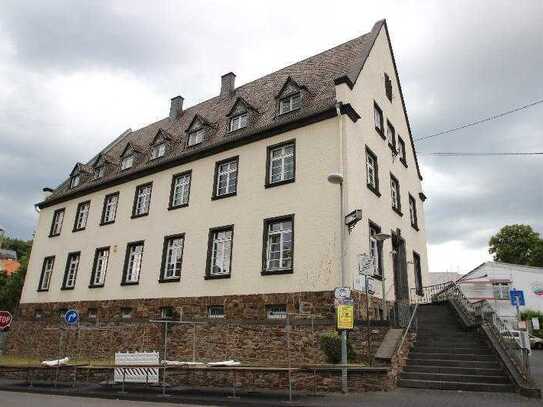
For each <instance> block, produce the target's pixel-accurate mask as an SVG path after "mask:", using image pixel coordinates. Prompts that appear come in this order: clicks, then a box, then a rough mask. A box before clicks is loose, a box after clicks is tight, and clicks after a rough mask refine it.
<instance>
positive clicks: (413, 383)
mask: <svg viewBox="0 0 543 407" xmlns="http://www.w3.org/2000/svg"><path fill="white" fill-rule="evenodd" d="M398 384H399V386H400V387H411V388H417V389H437V390H464V391H491V392H501V393H511V392H513V391H514V388H513V385H511V384H494V383H465V382H449V381H443V382H440V381H437V380H412V379H400V380H399V381H398Z"/></svg>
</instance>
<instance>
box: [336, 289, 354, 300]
mask: <svg viewBox="0 0 543 407" xmlns="http://www.w3.org/2000/svg"><path fill="white" fill-rule="evenodd" d="M334 294H335V297H336V298H350V297H351V289H350V288H349V287H337V288H336V289H335V291H334Z"/></svg>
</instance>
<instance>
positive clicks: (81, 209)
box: [74, 202, 90, 231]
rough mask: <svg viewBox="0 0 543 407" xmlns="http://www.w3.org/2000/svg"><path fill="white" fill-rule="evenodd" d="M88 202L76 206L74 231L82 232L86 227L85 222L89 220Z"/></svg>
mask: <svg viewBox="0 0 543 407" xmlns="http://www.w3.org/2000/svg"><path fill="white" fill-rule="evenodd" d="M89 212H90V202H84V203H82V204H81V205H78V206H77V213H76V215H75V228H74V230H76V231H77V230H83V229H85V228H86V227H87V221H88V219H89Z"/></svg>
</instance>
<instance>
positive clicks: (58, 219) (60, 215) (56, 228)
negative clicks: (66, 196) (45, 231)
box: [49, 208, 64, 237]
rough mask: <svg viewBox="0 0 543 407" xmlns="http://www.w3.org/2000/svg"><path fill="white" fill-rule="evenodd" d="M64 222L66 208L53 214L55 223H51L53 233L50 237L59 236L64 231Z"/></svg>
mask: <svg viewBox="0 0 543 407" xmlns="http://www.w3.org/2000/svg"><path fill="white" fill-rule="evenodd" d="M63 221H64V208H62V209H57V210H56V211H55V212H54V213H53V222H52V223H51V232H50V233H49V237H53V236H58V235H60V232H61V231H62V222H63Z"/></svg>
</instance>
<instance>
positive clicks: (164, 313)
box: [160, 307, 174, 320]
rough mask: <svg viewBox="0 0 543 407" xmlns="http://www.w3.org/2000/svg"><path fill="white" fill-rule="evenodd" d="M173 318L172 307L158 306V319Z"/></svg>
mask: <svg viewBox="0 0 543 407" xmlns="http://www.w3.org/2000/svg"><path fill="white" fill-rule="evenodd" d="M173 318H174V310H173V307H161V308H160V319H163V320H166V319H173Z"/></svg>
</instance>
